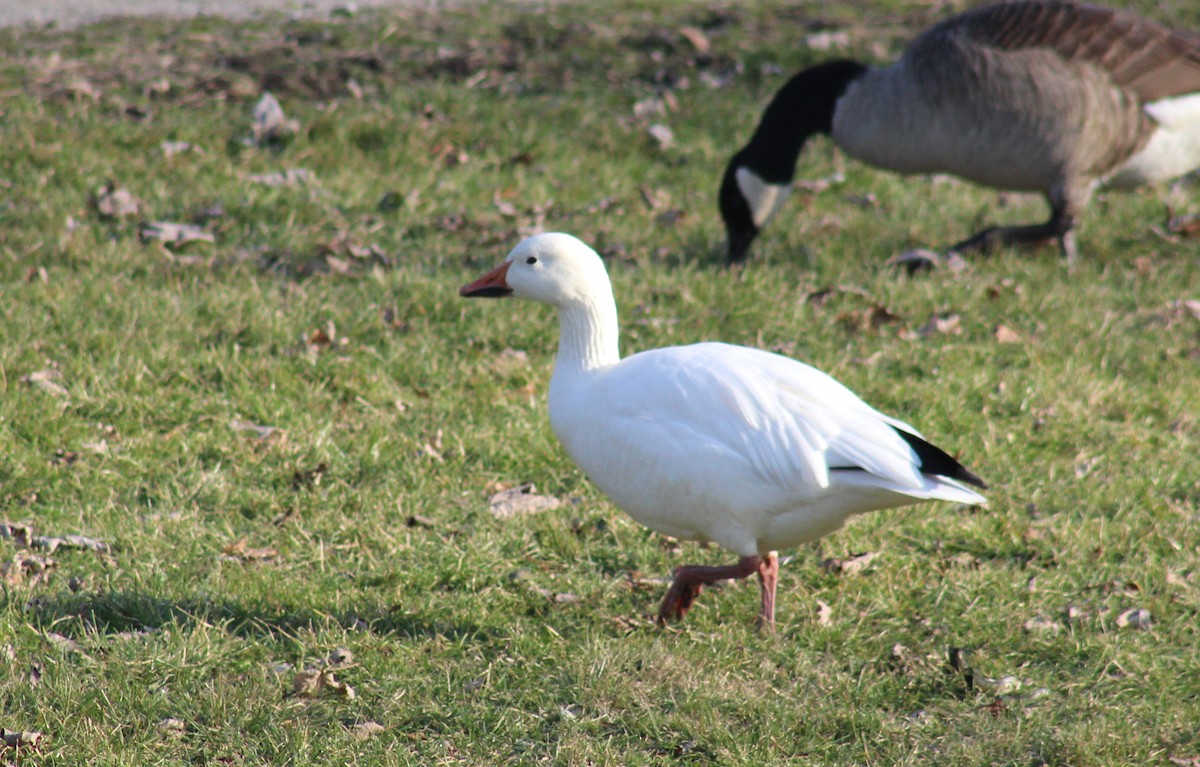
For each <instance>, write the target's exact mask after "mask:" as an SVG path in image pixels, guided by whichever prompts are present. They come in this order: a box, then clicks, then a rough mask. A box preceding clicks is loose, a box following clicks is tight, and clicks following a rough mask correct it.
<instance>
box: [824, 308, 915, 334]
mask: <svg viewBox="0 0 1200 767" xmlns="http://www.w3.org/2000/svg"><path fill="white" fill-rule="evenodd" d="M837 321H838V322H839V323H841V324H842V325H843V326H844V327H845V328H846V329H847V330H850V331H866V330H878V329H879V328H880V327H882V326H883V325H885V324H887V323H890V322H899V321H900V315H898V314H895V313H894V312H892V310H890V309H888V308H887V307H886V306H883V305H882V304H872V305H871V306H868V307H867V308H866V309H853V310H851V311H848V312H842V313H841V314H839V315H838V316H837Z"/></svg>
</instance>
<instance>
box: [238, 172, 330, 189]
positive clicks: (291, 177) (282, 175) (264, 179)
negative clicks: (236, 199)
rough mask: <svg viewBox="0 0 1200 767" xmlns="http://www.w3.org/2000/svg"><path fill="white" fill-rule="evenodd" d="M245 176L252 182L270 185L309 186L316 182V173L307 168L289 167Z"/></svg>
mask: <svg viewBox="0 0 1200 767" xmlns="http://www.w3.org/2000/svg"><path fill="white" fill-rule="evenodd" d="M246 178H247V179H248V180H249V181H250V182H252V183H255V184H262V185H264V186H270V187H297V186H309V185H312V184H315V183H317V174H315V173H313V172H312V171H311V170H308V169H307V168H289V169H288V170H277V171H274V172H273V173H253V174H251V175H249V176H247V177H246Z"/></svg>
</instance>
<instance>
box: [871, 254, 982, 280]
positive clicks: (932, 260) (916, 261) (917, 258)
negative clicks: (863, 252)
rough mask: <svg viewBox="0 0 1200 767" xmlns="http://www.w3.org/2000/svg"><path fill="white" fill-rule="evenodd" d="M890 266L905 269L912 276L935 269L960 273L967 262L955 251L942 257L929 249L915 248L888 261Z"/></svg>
mask: <svg viewBox="0 0 1200 767" xmlns="http://www.w3.org/2000/svg"><path fill="white" fill-rule="evenodd" d="M887 264H888V266H895V267H899V268H902V269H904V270H905V271H906V272H907V273H908V274H909V275H910V276H911V275H914V274H918V273H925V272H932V271H933V270H934V269H949V270H950V271H952V272H960V271H962V270H963V269H966V268H967V261H966V259H964V258H963V257H962V256H961V255H960V254H958V253H956V252H955V251H953V250H950V251H947V252H946V254H945V255H941V254H939V253H937V252H936V251H932V250H930V249H929V248H913V249H912V250H906V251H904V252H903V253H901V254H899V255H897V256H892V257H891V258H889V259H888V261H887Z"/></svg>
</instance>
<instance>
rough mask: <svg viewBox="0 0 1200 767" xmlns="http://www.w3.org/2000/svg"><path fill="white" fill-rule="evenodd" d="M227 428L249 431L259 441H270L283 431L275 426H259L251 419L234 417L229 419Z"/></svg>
mask: <svg viewBox="0 0 1200 767" xmlns="http://www.w3.org/2000/svg"><path fill="white" fill-rule="evenodd" d="M229 429H232V430H234V431H240V432H247V433H250V435H253V436H254V438H257V439H258V441H259V442H270V441H271V439H276V438H278V437H280V436H281V435H282V433H283V431H282V430H280V429H277V427H275V426H260V425H259V424H254V423H252V421H245V420H241V419H236V418H235V419H233V420H232V421H229Z"/></svg>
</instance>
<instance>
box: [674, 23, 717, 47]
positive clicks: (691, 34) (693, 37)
mask: <svg viewBox="0 0 1200 767" xmlns="http://www.w3.org/2000/svg"><path fill="white" fill-rule="evenodd" d="M679 34H681V35H683V37H684V39H685V40H687V41H688V42H689V43H691V44H692V47H693V48H695V49H696V53H708V52H709V51H710V50H712V43H711V42H710V41H709V39H708V35H706V34H704V31H703V30H702V29H699V28H697V27H680V28H679Z"/></svg>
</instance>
